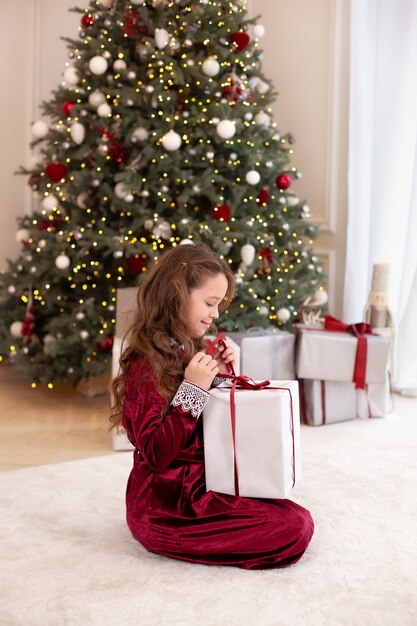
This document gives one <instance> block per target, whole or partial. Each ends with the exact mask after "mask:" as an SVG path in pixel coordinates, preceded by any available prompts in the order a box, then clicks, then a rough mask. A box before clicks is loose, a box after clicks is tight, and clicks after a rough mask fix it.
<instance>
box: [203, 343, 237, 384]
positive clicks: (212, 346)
mask: <svg viewBox="0 0 417 626" xmlns="http://www.w3.org/2000/svg"><path fill="white" fill-rule="evenodd" d="M222 340H223V341H224V342H225V343H226V345H227V346H232V347H233V350H234V353H235V367H234V371H235V372H236V374H239V373H240V358H241V357H240V354H241V349H240V346H239V345H238V344H237V343H236V341H234V339H233V338H232V337H230V335H226V334H225V333H218V334H217V335H216V336H214V335H206V337H204V341H205V343H206V345H207V352H208V353H209V354H213V353H214V351H215V350H216V348H217V345H218V344H219V342H220V341H222Z"/></svg>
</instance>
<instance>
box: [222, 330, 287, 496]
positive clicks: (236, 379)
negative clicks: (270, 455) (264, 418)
mask: <svg viewBox="0 0 417 626" xmlns="http://www.w3.org/2000/svg"><path fill="white" fill-rule="evenodd" d="M218 345H221V346H222V347H223V349H226V348H227V346H226V343H225V342H224V340H223V339H220V340H219V341H218ZM226 367H227V370H228V372H229V374H221V377H222V378H224V379H225V380H228V381H229V382H231V383H232V387H231V389H230V423H231V427H232V443H233V473H234V488H235V495H236V496H238V495H239V475H238V470H237V463H236V404H235V393H236V389H246V390H251V391H260V390H262V389H280V390H282V391H287V392H288V393H289V397H290V412H291V437H292V480H293V482H292V486H293V487H294V485H295V439H294V411H293V401H292V394H291V390H290V389H288V387H271V386H270V385H271V383H270V382H269V380H264V381H262V382H260V383H256V382H255V381H254V380H252V378H250V377H249V376H242V375H239V376H236V374H235V371H234V369H233V365H232V364H231V363H227V364H226Z"/></svg>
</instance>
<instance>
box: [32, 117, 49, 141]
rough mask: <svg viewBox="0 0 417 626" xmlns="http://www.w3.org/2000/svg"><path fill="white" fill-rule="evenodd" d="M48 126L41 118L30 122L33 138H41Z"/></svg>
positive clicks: (46, 131)
mask: <svg viewBox="0 0 417 626" xmlns="http://www.w3.org/2000/svg"><path fill="white" fill-rule="evenodd" d="M48 130H49V126H48V124H47V123H46V122H44V121H43V120H38V121H37V122H35V123H34V124H32V135H33V137H34V138H35V139H43V138H44V137H45V135H46V134H47V133H48Z"/></svg>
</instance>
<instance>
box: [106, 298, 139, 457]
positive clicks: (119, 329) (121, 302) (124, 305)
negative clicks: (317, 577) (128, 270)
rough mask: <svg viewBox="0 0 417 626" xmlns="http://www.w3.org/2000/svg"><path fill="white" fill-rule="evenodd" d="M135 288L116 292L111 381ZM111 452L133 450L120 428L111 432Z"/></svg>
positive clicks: (130, 318)
mask: <svg viewBox="0 0 417 626" xmlns="http://www.w3.org/2000/svg"><path fill="white" fill-rule="evenodd" d="M136 294H137V289H136V287H128V288H126V289H118V290H117V300H116V329H115V335H114V339H113V349H112V372H111V373H112V379H113V378H115V377H116V376H117V374H118V373H119V359H120V355H121V353H122V348H124V347H125V345H126V343H125V345H122V344H123V339H124V337H125V335H126V332H127V331H128V329H129V326H130V323H131V320H132V316H133V314H134V311H135V309H136ZM111 436H112V446H113V450H117V451H121V450H133V446H132V444H131V443H130V441H129V439H128V438H127V435H126V431H125V429H124V428H123V427H122V426H116V427H115V428H113V429H112V431H111Z"/></svg>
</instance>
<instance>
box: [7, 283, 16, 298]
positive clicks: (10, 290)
mask: <svg viewBox="0 0 417 626" xmlns="http://www.w3.org/2000/svg"><path fill="white" fill-rule="evenodd" d="M7 293H9V294H10V295H11V296H12V295H13V294H14V293H16V287H15V286H14V285H9V286H8V287H7Z"/></svg>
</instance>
